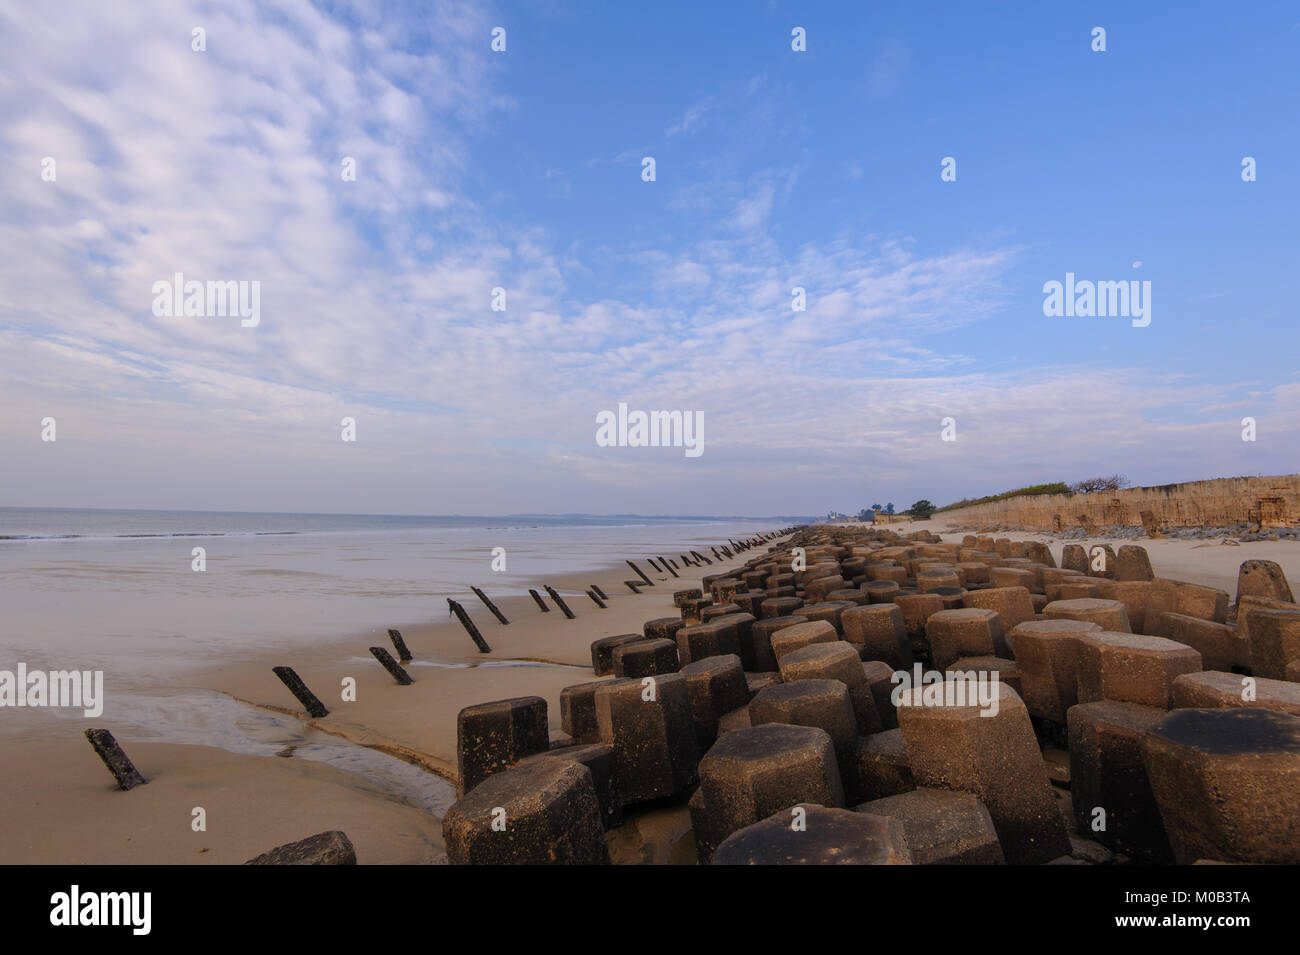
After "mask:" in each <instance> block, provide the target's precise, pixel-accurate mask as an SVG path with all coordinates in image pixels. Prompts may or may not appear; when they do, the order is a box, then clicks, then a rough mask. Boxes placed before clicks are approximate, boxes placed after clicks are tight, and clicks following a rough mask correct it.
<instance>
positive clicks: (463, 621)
mask: <svg viewBox="0 0 1300 955" xmlns="http://www.w3.org/2000/svg"><path fill="white" fill-rule="evenodd" d="M447 606H448V607H450V608H451V612H452V613H454V614H455V615H456V619H457V620H459V621H460V625H461V626H462V627H464V628H465V632H466V633H468V634H469V638H470V639H471V640H473V641H474V644H475V646H477V647H478V652H479V653H491V652H492V648H491V647H489V646H488V644H487V641H486V640H484V639H483V634H481V633H479V632H478V627H476V626H474V621H473V620H471V619H469V614H467V613H466V612H465V608H464V607H462V606H461V605H460V604H458V603H456V601H454V600H452V599H451V598H450V597H448V598H447Z"/></svg>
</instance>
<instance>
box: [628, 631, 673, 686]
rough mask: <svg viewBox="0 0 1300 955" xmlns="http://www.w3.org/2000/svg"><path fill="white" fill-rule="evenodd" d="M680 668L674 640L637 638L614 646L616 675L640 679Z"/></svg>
mask: <svg viewBox="0 0 1300 955" xmlns="http://www.w3.org/2000/svg"><path fill="white" fill-rule="evenodd" d="M677 623H681V621H680V620H678V621H677ZM680 668H681V663H680V661H679V660H678V659H677V641H676V640H667V639H665V640H657V639H656V640H638V641H636V642H635V643H624V644H622V645H620V646H617V647H615V648H614V675H615V676H618V677H628V678H629V679H640V678H641V677H645V676H654V675H655V674H658V673H676V672H677V671H678V669H680Z"/></svg>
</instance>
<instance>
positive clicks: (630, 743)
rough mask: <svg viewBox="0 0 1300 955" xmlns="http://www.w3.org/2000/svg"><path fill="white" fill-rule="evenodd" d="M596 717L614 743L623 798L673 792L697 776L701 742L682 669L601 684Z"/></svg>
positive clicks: (604, 736)
mask: <svg viewBox="0 0 1300 955" xmlns="http://www.w3.org/2000/svg"><path fill="white" fill-rule="evenodd" d="M596 723H597V725H598V726H599V727H600V739H601V742H604V743H608V744H609V745H610V746H612V747H614V760H615V766H616V768H617V776H618V781H619V784H618V785H619V791H620V792H621V793H622V795H623V799H624V801H625V803H634V802H643V801H645V800H647V799H658V798H660V797H661V796H671V795H673V794H675V793H678V792H681V791H682V790H684V789H685V788H686V787H688V786H690V785H692V784H693V783H694V782H695V780H696V767H697V764H698V762H699V744H698V741H697V737H696V731H695V721H694V719H693V717H692V715H691V699H690V692H689V691H688V690H687V687H686V677H684V676H682V675H681V674H680V673H667V674H659V675H656V676H652V677H646V678H644V679H643V680H612V681H610V682H608V683H606V684H605V685H604V686H602V687H599V688H598V689H597V690H596Z"/></svg>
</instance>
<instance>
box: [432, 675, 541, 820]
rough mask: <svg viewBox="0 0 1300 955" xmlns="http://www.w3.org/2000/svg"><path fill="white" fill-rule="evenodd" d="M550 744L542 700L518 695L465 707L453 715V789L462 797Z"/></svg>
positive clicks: (537, 697)
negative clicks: (454, 729) (454, 724)
mask: <svg viewBox="0 0 1300 955" xmlns="http://www.w3.org/2000/svg"><path fill="white" fill-rule="evenodd" d="M550 744H551V734H550V730H549V728H548V725H547V722H546V700H544V699H542V698H541V697H540V696H521V697H516V698H514V699H509V700H495V701H493V702H491V703H479V704H476V705H474V706H467V707H465V708H464V709H463V710H461V711H460V713H459V714H458V715H457V717H456V775H457V788H458V791H459V792H460V794H461V795H462V796H463V795H465V794H466V793H468V792H471V791H472V790H473V789H474V787H475V786H478V785H479V784H480V783H482V782H483V781H484V780H485V779H487V778H488V777H489V776H491V775H492V774H494V773H499V772H501V771H502V770H504V769H506V768H507V767H509V766H511V765H513V764H514V763H517V762H519V760H521V759H523V758H524V757H525V756H531V755H532V754H533V753H542V752H545V751H546V750H547V749H548V748H549V747H550Z"/></svg>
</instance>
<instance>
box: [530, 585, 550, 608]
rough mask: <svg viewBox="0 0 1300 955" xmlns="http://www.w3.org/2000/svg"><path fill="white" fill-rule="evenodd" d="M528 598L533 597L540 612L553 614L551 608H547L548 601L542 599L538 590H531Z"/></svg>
mask: <svg viewBox="0 0 1300 955" xmlns="http://www.w3.org/2000/svg"><path fill="white" fill-rule="evenodd" d="M528 596H530V597H532V598H533V599H534V600H536V601H537V607H538V609H539V610H541V611H542V613H550V612H551V608H550V607H548V606H546V601H545V600H543V599H542V595H541V594H539V593H538V592H537V591H536V590H529V591H528Z"/></svg>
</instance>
